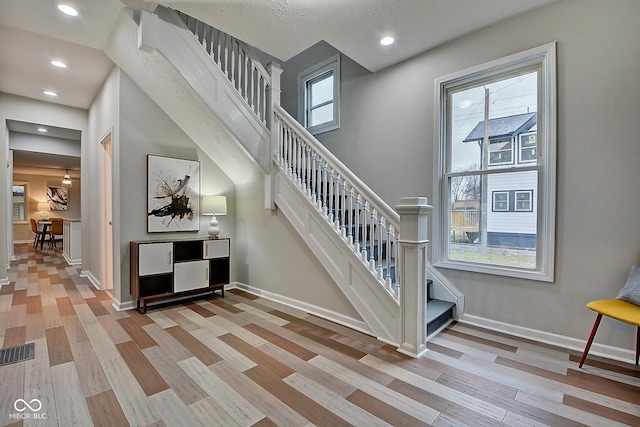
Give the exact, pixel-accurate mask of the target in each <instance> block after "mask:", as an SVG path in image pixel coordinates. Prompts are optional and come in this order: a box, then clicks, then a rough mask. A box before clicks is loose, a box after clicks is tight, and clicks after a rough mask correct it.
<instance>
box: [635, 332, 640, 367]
mask: <svg viewBox="0 0 640 427" xmlns="http://www.w3.org/2000/svg"><path fill="white" fill-rule="evenodd" d="M638 360H640V326H638V333H637V336H636V365H637V364H638Z"/></svg>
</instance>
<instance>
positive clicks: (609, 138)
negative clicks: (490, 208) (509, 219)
mask: <svg viewBox="0 0 640 427" xmlns="http://www.w3.org/2000/svg"><path fill="white" fill-rule="evenodd" d="M638 17H640V2H638V1H635V0H616V1H609V2H602V1H599V0H565V1H561V2H559V3H557V4H553V5H550V6H547V7H545V8H543V9H540V10H537V11H534V12H531V13H528V14H525V15H522V16H519V17H516V18H514V19H511V20H509V21H507V22H504V23H502V24H499V25H495V26H493V27H490V28H488V29H485V30H483V31H480V32H477V33H474V34H471V35H469V36H467V37H463V38H461V39H458V40H456V41H454V42H451V43H448V44H446V45H444V46H441V47H440V48H437V49H434V50H432V51H429V52H426V53H424V54H422V55H419V56H417V57H415V58H413V59H411V60H408V61H405V62H404V63H401V64H399V65H397V66H394V67H391V68H388V69H386V70H382V71H380V72H377V73H375V74H369V75H366V74H361V73H357V72H354V75H353V76H352V77H348V76H349V74H350V72H351V70H350V68H347V69H345V68H346V67H351V65H349V62H348V61H345V60H344V59H345V57H344V56H343V57H342V59H343V63H342V64H343V65H342V67H343V69H342V71H343V81H342V123H343V126H342V128H341V129H340V130H337V131H333V132H329V133H326V134H323V135H320V137H319V139H320V140H321V141H322V142H323V143H324V144H326V146H327V147H328V148H329V149H330V150H331V151H332V152H333V153H334V154H336V155H337V157H338V158H340V159H341V160H342V161H343V162H344V163H345V164H347V165H348V166H350V167H351V168H352V169H353V170H354V171H355V172H356V173H357V174H358V175H359V176H360V177H361V178H362V179H363V181H364V182H366V183H367V184H368V185H369V186H370V187H372V188H373V190H375V191H376V192H378V193H379V194H380V195H381V197H383V199H385V200H386V201H387V202H389V203H390V204H392V205H393V204H395V203H397V201H398V200H399V198H400V197H402V196H415V195H420V196H428V197H429V200H430V202H431V203H432V204H433V203H437V201H436V200H432V199H431V195H432V193H433V181H434V177H433V164H434V162H433V153H434V143H435V142H434V97H435V93H434V79H436V78H437V77H440V76H443V75H447V74H449V73H452V72H455V71H459V70H463V69H466V68H468V67H471V66H475V65H478V64H482V63H485V62H488V61H491V60H494V59H497V58H501V57H504V56H507V55H510V54H513V53H516V52H520V51H523V50H526V49H529V48H532V47H536V46H540V45H543V44H546V43H549V42H552V41H554V40H555V41H557V42H558V69H557V76H558V102H557V104H558V169H557V173H558V175H557V177H558V186H557V200H558V204H557V216H556V218H557V237H556V276H555V277H556V280H555V282H554V283H550V284H549V283H542V282H537V281H529V280H518V279H510V278H505V277H498V276H492V275H487V274H474V273H466V272H460V271H453V270H442V272H443V273H444V274H445V275H446V276H447V277H448V278H449V279H450V280H451V281H452V282H453V283H454V284H455V285H456V286H457V287H458V288H459V289H460V290H461V291H462V292H463V293H464V294H465V297H466V310H467V313H468V314H470V315H472V316H477V317H478V318H482V319H489V320H491V321H492V322H504V323H505V324H506V325H515V326H517V327H520V328H521V329H522V330H526V329H527V328H530V329H534V330H539V331H544V332H546V333H554V334H560V335H564V336H568V337H574V338H578V339H584V338H586V336H587V334H588V332H589V329H590V326H591V323H592V322H593V317H594V316H593V313H592V312H590V311H589V310H587V309H586V308H585V304H586V303H587V302H588V301H590V300H593V299H601V298H614V297H615V296H616V295H617V292H618V290H619V289H620V288H621V287H622V285H623V284H624V282H625V279H626V276H627V274H628V273H629V270H630V268H631V266H632V265H634V264H640V244H639V243H638V236H639V235H640V221H638V219H637V214H638V212H639V211H640V194H639V193H640V187H639V186H638V182H640V167H638V165H639V164H640V144H638V135H639V134H640V121H638V119H637V115H638V112H639V111H640V85H639V84H638V76H640V59H639V58H640V43H638V40H640V26H638V22H637V21H638ZM400 42H401V41H400ZM314 49H317V52H311V53H313V54H309V52H307V53H306V54H305V55H300V56H299V57H296V58H294V59H292V60H290V61H288V62H286V63H285V64H284V68H285V73H284V74H283V76H284V78H285V79H286V80H287V82H286V83H284V84H283V88H284V93H283V99H284V101H283V105H285V106H287V109H288V110H289V111H290V112H292V113H294V114H295V112H296V109H295V108H293V107H292V106H293V105H295V103H294V99H295V97H296V94H295V92H293V93H292V91H291V89H292V88H295V86H294V85H292V81H291V80H292V79H295V77H296V75H297V72H298V71H300V70H303V69H304V68H307V67H309V66H311V65H313V64H315V63H317V62H320V61H321V60H323V59H325V58H326V57H327V56H328V55H327V52H325V51H321V50H320V49H318V47H317V46H316V47H314ZM352 121H355V124H352V123H351V122H352ZM347 123H348V125H347ZM597 340H599V341H601V342H603V343H605V344H609V345H612V346H616V347H623V348H631V346H632V344H633V342H634V330H633V328H631V327H629V326H628V325H624V324H621V323H619V322H615V321H604V322H603V325H602V326H601V331H600V332H599V334H598V337H597Z"/></svg>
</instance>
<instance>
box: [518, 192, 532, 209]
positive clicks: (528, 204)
mask: <svg viewBox="0 0 640 427" xmlns="http://www.w3.org/2000/svg"><path fill="white" fill-rule="evenodd" d="M515 193H516V206H515V211H516V212H531V211H532V210H533V204H532V200H531V199H532V198H533V190H530V191H516V192H515Z"/></svg>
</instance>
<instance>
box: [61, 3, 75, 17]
mask: <svg viewBox="0 0 640 427" xmlns="http://www.w3.org/2000/svg"><path fill="white" fill-rule="evenodd" d="M58 10H59V11H60V12H62V13H64V14H65V15H69V16H78V11H77V10H75V9H74V8H73V7H71V6H69V5H68V4H59V5H58Z"/></svg>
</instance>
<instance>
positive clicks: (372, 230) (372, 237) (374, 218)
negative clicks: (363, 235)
mask: <svg viewBox="0 0 640 427" xmlns="http://www.w3.org/2000/svg"><path fill="white" fill-rule="evenodd" d="M377 224H378V211H377V210H376V209H371V223H369V269H371V271H372V272H375V270H376V267H375V263H376V257H375V254H374V253H373V251H374V246H375V243H376V230H377Z"/></svg>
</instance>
